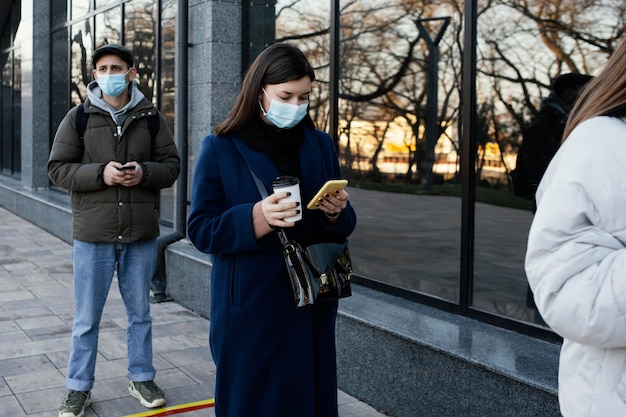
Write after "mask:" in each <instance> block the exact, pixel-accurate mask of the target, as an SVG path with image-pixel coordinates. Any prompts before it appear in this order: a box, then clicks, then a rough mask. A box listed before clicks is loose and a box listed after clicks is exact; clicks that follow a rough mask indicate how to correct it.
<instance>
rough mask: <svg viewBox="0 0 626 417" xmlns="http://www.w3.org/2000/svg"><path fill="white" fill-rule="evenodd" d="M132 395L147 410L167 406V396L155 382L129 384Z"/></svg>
mask: <svg viewBox="0 0 626 417" xmlns="http://www.w3.org/2000/svg"><path fill="white" fill-rule="evenodd" d="M128 391H130V395H132V396H133V397H135V398H137V399H138V400H139V402H140V403H141V405H143V406H144V407H147V408H155V407H161V406H162V405H165V395H163V391H162V390H161V388H159V386H158V385H157V384H155V383H154V381H145V382H133V381H130V383H129V384H128Z"/></svg>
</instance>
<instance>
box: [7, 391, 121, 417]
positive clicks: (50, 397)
mask: <svg viewBox="0 0 626 417" xmlns="http://www.w3.org/2000/svg"><path fill="white" fill-rule="evenodd" d="M66 393H67V390H66V389H65V387H63V386H61V387H56V388H49V389H42V390H38V391H32V392H26V393H23V394H17V395H15V398H16V399H17V400H18V401H19V403H20V404H21V406H22V408H23V410H24V412H25V414H26V415H29V414H36V413H43V412H49V411H51V410H55V411H56V415H57V417H58V415H59V414H58V409H59V405H60V404H61V401H62V400H63V397H64V396H65V394H66ZM7 417H9V416H7ZM11 417H12V416H11ZM110 417H113V416H110Z"/></svg>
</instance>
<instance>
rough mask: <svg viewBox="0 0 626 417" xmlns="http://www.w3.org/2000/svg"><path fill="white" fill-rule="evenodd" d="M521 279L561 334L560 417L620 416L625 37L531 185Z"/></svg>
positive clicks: (624, 364) (624, 403)
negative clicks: (534, 188)
mask: <svg viewBox="0 0 626 417" xmlns="http://www.w3.org/2000/svg"><path fill="white" fill-rule="evenodd" d="M525 268H526V274H527V277H528V282H529V284H530V287H531V289H532V291H533V294H534V299H535V302H536V304H537V307H538V310H539V312H540V313H541V315H542V317H543V318H544V320H545V321H546V323H547V324H548V325H549V326H550V327H551V328H552V329H553V330H554V331H555V332H556V333H557V334H559V335H560V336H562V337H563V346H562V348H561V357H560V363H559V404H560V408H561V413H562V414H563V416H564V417H579V416H594V417H613V416H615V417H617V416H619V417H623V416H626V42H625V41H624V40H623V41H622V42H621V43H620V45H619V46H618V48H617V49H616V50H615V52H614V53H613V54H612V55H611V57H610V58H609V60H608V61H607V63H606V64H605V66H604V68H603V69H602V71H601V72H600V73H599V74H598V75H597V76H596V77H594V79H593V80H592V81H591V82H590V83H589V84H587V86H586V87H585V89H584V90H583V91H582V93H581V94H580V96H579V98H578V100H577V102H576V104H575V106H574V108H573V109H572V112H571V114H570V117H569V119H568V122H567V125H566V127H565V132H564V134H563V143H562V145H561V147H560V148H559V151H558V152H557V154H556V156H555V157H554V159H553V160H552V161H551V163H550V165H549V167H548V169H547V171H546V173H545V175H544V177H543V179H542V180H541V183H540V185H539V189H538V193H537V212H536V214H535V217H534V219H533V223H532V226H531V229H530V233H529V237H528V248H527V252H526V261H525Z"/></svg>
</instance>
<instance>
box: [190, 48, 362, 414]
mask: <svg viewBox="0 0 626 417" xmlns="http://www.w3.org/2000/svg"><path fill="white" fill-rule="evenodd" d="M314 79H315V74H314V72H313V69H312V67H311V65H310V63H309V62H308V60H307V59H306V58H305V56H304V55H303V54H302V52H300V50H298V49H297V48H295V47H293V46H290V45H289V44H274V45H272V46H270V47H268V48H267V49H265V50H264V51H263V52H262V53H261V54H260V55H259V56H258V58H257V59H256V60H255V61H254V63H253V64H252V66H251V67H250V69H249V70H248V72H247V74H246V76H245V77H244V80H243V82H242V86H241V91H240V93H239V96H238V97H237V100H236V103H235V105H234V107H233V109H232V110H231V112H230V114H229V115H228V117H227V118H226V120H225V121H223V122H222V123H221V124H219V125H218V126H217V127H216V129H215V134H214V135H211V136H209V137H207V138H206V139H205V140H204V142H203V144H202V149H201V151H200V154H199V156H198V161H197V164H196V169H195V172H194V177H193V184H192V197H191V207H190V214H189V219H188V233H189V238H190V239H191V241H192V242H193V244H194V245H195V246H196V247H197V248H198V249H199V250H200V251H202V252H206V253H211V254H212V255H213V269H212V276H211V330H210V342H211V351H212V354H213V359H214V361H215V364H216V368H217V373H216V387H215V414H216V416H217V417H255V416H258V417H262V416H272V417H294V416H298V417H333V416H335V417H336V416H337V376H336V352H335V320H336V316H337V302H336V301H335V302H328V303H323V304H320V305H315V306H310V307H305V308H300V309H296V304H295V301H294V297H293V293H292V290H291V284H290V281H289V275H288V272H287V269H286V266H285V262H284V259H283V255H282V245H281V243H280V240H279V238H278V236H277V234H276V233H275V231H274V229H275V228H276V227H281V228H284V229H285V231H286V233H287V234H288V235H289V237H290V238H294V239H295V240H297V241H298V242H300V243H301V244H303V245H305V246H306V245H308V244H311V243H318V242H324V241H326V242H341V241H344V240H345V238H346V237H347V236H348V235H350V234H351V233H352V231H353V229H354V227H355V225H356V215H355V212H354V210H353V208H352V206H351V205H350V203H349V201H348V199H349V195H348V193H347V192H346V191H345V190H341V191H338V192H337V193H333V194H332V195H330V194H327V195H326V196H324V197H323V198H321V199H320V200H318V202H317V204H318V208H319V210H308V209H306V208H305V207H304V206H306V204H307V202H308V201H309V200H310V199H311V198H312V197H313V196H314V195H315V193H316V192H317V190H318V189H319V188H320V187H321V186H322V185H323V184H324V183H325V182H326V181H327V180H328V179H338V178H341V170H340V167H339V161H338V158H337V153H336V151H335V148H334V145H333V142H332V140H331V138H330V137H329V136H328V135H327V134H326V133H323V132H321V131H318V130H315V128H314V126H313V121H312V120H311V118H310V117H309V114H308V109H307V107H308V103H309V95H310V93H311V84H312V82H313V81H314ZM249 168H250V169H251V170H252V171H253V172H254V174H256V175H257V176H258V177H259V178H260V180H261V181H262V182H263V183H264V186H265V187H266V189H267V190H269V191H270V192H271V190H272V181H273V180H274V179H275V178H276V177H278V176H280V175H290V176H296V177H298V178H299V180H300V191H301V197H302V204H300V205H298V204H297V203H296V202H287V203H286V202H281V199H283V198H285V197H286V195H287V193H286V192H283V191H277V192H276V193H273V194H270V195H269V196H268V197H266V198H265V199H262V198H261V195H260V193H259V190H258V188H257V186H256V185H255V182H254V179H253V177H252V174H251V173H250V169H249ZM298 212H301V213H302V220H299V221H297V222H292V221H288V220H285V219H286V218H289V217H292V216H295V215H296V214H297V213H298Z"/></svg>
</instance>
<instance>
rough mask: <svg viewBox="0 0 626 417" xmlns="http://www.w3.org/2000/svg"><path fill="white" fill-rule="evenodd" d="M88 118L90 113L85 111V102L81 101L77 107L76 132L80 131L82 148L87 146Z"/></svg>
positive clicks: (79, 137) (79, 138)
mask: <svg viewBox="0 0 626 417" xmlns="http://www.w3.org/2000/svg"><path fill="white" fill-rule="evenodd" d="M88 120H89V115H88V114H86V113H85V107H84V106H83V103H80V104H79V105H78V108H77V109H76V132H77V133H78V140H79V141H80V146H81V148H84V147H85V129H87V121H88Z"/></svg>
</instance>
